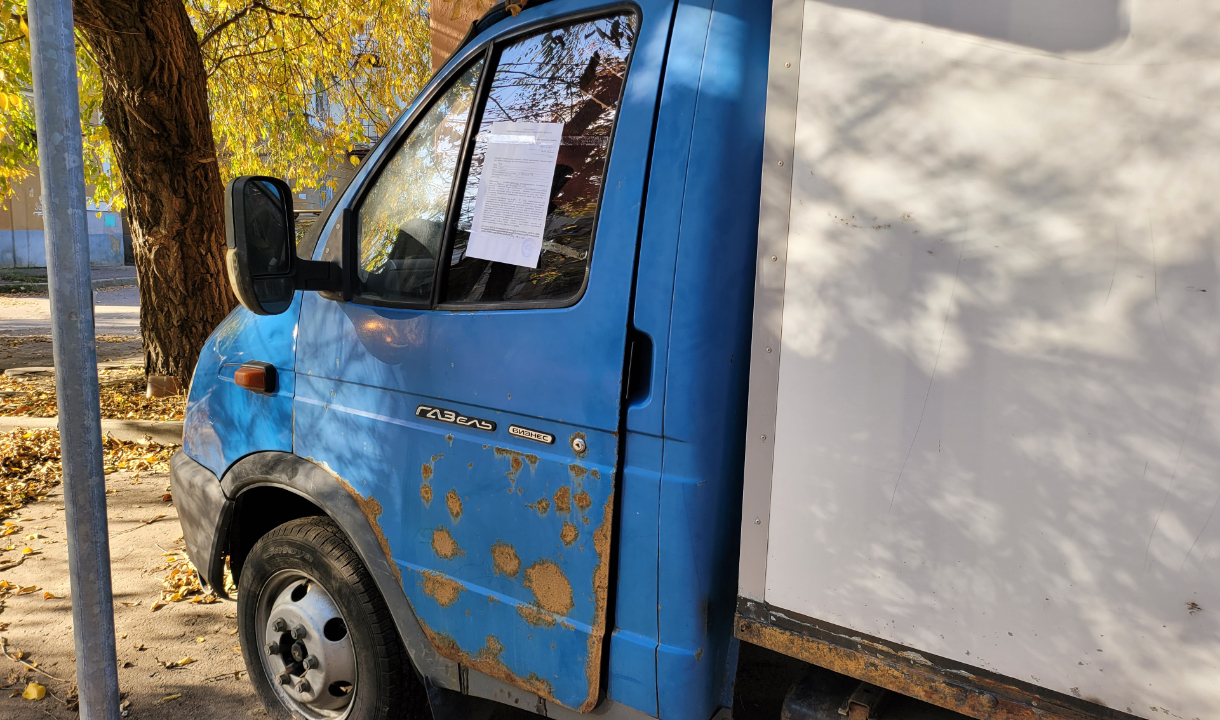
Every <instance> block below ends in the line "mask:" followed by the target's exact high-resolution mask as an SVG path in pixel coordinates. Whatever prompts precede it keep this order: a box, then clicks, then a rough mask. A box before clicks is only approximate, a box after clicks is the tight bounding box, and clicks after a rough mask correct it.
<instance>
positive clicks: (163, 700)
mask: <svg viewBox="0 0 1220 720" xmlns="http://www.w3.org/2000/svg"><path fill="white" fill-rule="evenodd" d="M180 697H182V693H174V694H173V695H166V696H165V697H163V698H161V702H169V701H170V700H177V699H178V698H180Z"/></svg>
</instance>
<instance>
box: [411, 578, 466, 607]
mask: <svg viewBox="0 0 1220 720" xmlns="http://www.w3.org/2000/svg"><path fill="white" fill-rule="evenodd" d="M419 574H420V575H421V576H422V578H421V579H420V581H419V584H420V585H421V586H423V588H424V594H425V595H427V596H428V597H430V598H432V599H433V600H435V601H436V604H437V605H440V606H441V607H449V606H450V605H452V604H453V603H455V602H457V599H458V595H461V594H462V591H463V590H465V589H466V586H465V585H462V584H461V583H460V582H458V581H457V580H454V579H453V578H451V577H449V576H448V575H443V574H441V573H438V572H432V571H431V570H423V571H420V573H419Z"/></svg>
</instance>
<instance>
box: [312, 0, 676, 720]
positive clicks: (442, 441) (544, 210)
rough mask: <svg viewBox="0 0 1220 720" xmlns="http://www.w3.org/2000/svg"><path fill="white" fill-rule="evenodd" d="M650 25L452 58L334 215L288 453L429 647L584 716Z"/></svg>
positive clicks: (588, 13)
mask: <svg viewBox="0 0 1220 720" xmlns="http://www.w3.org/2000/svg"><path fill="white" fill-rule="evenodd" d="M671 5H672V3H671V2H669V1H668V0H665V1H662V0H656V1H645V2H640V3H639V4H638V5H630V6H627V5H624V4H622V3H615V4H608V3H604V2H592V1H584V2H554V3H549V4H546V5H542V6H539V7H537V8H533V9H528V10H525V11H524V12H522V13H520V15H519V16H518V17H516V18H514V19H506V20H504V21H502V22H501V23H499V24H497V25H495V26H493V27H492V28H491V29H490V30H489V31H488V32H487V33H485V35H488V36H489V38H488V39H487V40H486V41H483V40H476V43H482V44H476V45H473V46H471V47H469V48H467V49H466V50H464V51H463V52H462V53H460V54H459V57H458V58H456V59H455V60H453V61H451V63H450V65H449V67H448V69H447V70H446V72H445V73H444V76H443V78H442V79H441V80H440V81H438V82H436V83H434V87H433V88H431V89H430V90H429V91H428V93H427V94H426V96H425V98H424V99H423V100H421V101H420V102H419V103H418V107H416V108H415V109H413V110H412V111H411V113H410V114H409V117H408V118H407V119H406V120H404V121H402V122H400V123H399V126H398V127H397V128H395V129H394V130H393V131H392V132H393V133H394V135H393V137H392V138H387V142H384V143H382V147H381V149H379V150H378V151H377V152H375V153H374V154H373V155H372V156H371V157H370V158H369V161H368V162H367V163H366V165H367V167H366V169H365V170H363V171H362V174H361V175H360V176H359V177H358V178H357V180H356V182H354V183H353V186H352V190H350V191H349V192H348V193H347V194H346V195H345V197H343V198H342V199H341V200H340V202H341V203H343V204H344V205H343V207H346V208H348V209H349V210H350V215H349V217H350V218H351V221H350V222H349V224H348V226H349V227H350V228H351V229H350V231H347V237H348V245H347V247H348V250H347V252H346V257H348V258H350V260H347V261H346V263H345V271H346V272H347V273H348V275H349V277H350V281H351V286H352V297H351V299H350V301H347V302H344V301H342V300H339V299H328V298H325V297H321V296H319V295H316V294H307V295H306V297H305V299H304V305H303V308H302V315H301V322H300V332H299V336H298V347H297V373H298V380H297V388H296V396H295V406H294V410H295V412H294V440H293V442H294V451H295V452H296V453H297V454H298V455H301V456H303V457H309V458H311V459H312V460H313V461H315V462H317V463H319V464H322V465H324V466H325V467H327V468H328V469H329V470H330V471H331V472H333V473H334V474H336V475H337V476H339V477H340V478H342V479H343V480H344V481H345V482H346V483H348V484H349V485H350V487H351V488H352V490H353V491H354V492H355V493H358V494H359V495H360V496H362V498H364V502H365V506H366V507H368V508H371V511H372V513H373V514H375V515H376V517H377V522H378V523H379V525H380V530H381V532H382V533H383V535H384V537H385V540H386V543H387V545H388V552H389V553H390V554H391V555H392V557H393V560H394V563H395V565H396V567H397V569H398V571H399V572H400V574H401V580H402V584H403V588H404V590H405V591H406V594H407V597H408V599H409V600H410V602H411V605H412V607H413V608H414V610H415V614H416V616H417V618H418V619H419V621H420V623H421V625H422V626H423V628H424V630H425V632H426V634H427V635H428V637H429V639H430V640H431V641H432V643H433V644H434V645H435V646H436V649H437V650H438V651H439V652H440V653H441V654H443V655H445V656H447V657H449V658H451V659H453V660H455V661H457V662H459V663H461V664H463V665H466V666H468V667H470V668H473V669H475V670H478V671H481V672H484V673H486V674H488V675H491V676H493V677H496V678H498V679H500V680H503V681H505V682H508V683H511V684H513V685H516V686H517V687H520V688H523V689H526V690H529V691H531V692H534V693H537V694H538V695H540V696H542V697H545V698H548V699H550V700H553V701H556V702H559V703H561V704H563V705H566V706H568V707H571V708H575V709H579V710H586V711H587V710H590V709H592V707H593V706H594V705H595V704H596V702H597V699H598V693H599V689H600V686H601V666H602V642H603V638H604V636H605V634H606V614H607V603H608V601H609V598H610V592H609V591H610V588H609V569H610V561H611V557H610V553H611V543H612V531H613V526H614V522H613V517H614V499H615V485H616V481H617V477H618V474H617V466H618V458H619V446H618V432H617V431H618V428H619V418H620V413H621V410H622V408H621V400H622V396H623V377H624V360H625V349H626V342H627V329H628V322H629V319H628V307H629V300H630V297H631V286H632V281H633V276H634V270H635V257H636V244H637V240H638V232H639V225H640V217H641V207H642V201H643V197H644V181H645V168H646V160H647V157H648V150H649V145H650V142H651V135H652V128H653V118H654V113H655V110H656V107H655V106H656V98H657V95H658V77H659V74H660V67H661V58H662V55H663V52H664V44H665V39H666V36H667V34H668V31H669V22H670V13H671V11H672V7H671ZM492 34H494V35H495V37H494V38H491V37H490V35H492ZM336 215H338V213H336ZM343 235H344V232H341V231H335V232H332V233H331V234H330V238H331V239H330V240H329V241H328V242H327V245H326V247H325V249H324V250H323V257H328V258H334V259H339V258H340V257H342V256H344V255H345V253H344V251H343V247H344V244H343V242H342V239H341V238H342V236H343ZM378 513H379V514H378Z"/></svg>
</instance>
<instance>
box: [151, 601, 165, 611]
mask: <svg viewBox="0 0 1220 720" xmlns="http://www.w3.org/2000/svg"><path fill="white" fill-rule="evenodd" d="M163 607H165V603H163V602H161V601H160V600H157V601H156V602H154V603H153V604H152V607H150V608H148V612H156V611H157V610H159V609H160V608H163Z"/></svg>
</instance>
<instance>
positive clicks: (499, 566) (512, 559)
mask: <svg viewBox="0 0 1220 720" xmlns="http://www.w3.org/2000/svg"><path fill="white" fill-rule="evenodd" d="M491 559H492V563H493V565H492V567H493V569H494V570H495V571H496V573H498V574H500V575H504V576H507V577H510V578H515V577H517V573H519V572H521V558H519V557H517V551H516V550H515V549H514V548H513V546H512V545H509V544H508V543H502V542H499V541H496V543H495V544H494V545H492V546H491ZM488 597H491V596H490V595H489V596H488Z"/></svg>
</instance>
